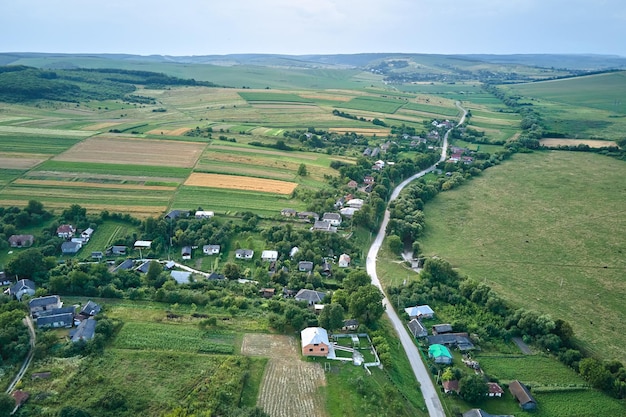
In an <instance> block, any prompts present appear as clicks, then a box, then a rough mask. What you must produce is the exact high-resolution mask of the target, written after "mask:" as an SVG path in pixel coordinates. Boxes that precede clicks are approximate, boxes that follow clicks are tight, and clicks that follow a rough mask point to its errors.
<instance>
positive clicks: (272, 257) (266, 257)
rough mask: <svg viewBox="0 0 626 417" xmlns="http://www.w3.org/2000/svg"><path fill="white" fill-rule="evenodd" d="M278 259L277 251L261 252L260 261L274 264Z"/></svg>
mask: <svg viewBox="0 0 626 417" xmlns="http://www.w3.org/2000/svg"><path fill="white" fill-rule="evenodd" d="M277 259H278V251H275V250H264V251H263V252H261V260H262V261H266V262H275V261H276V260H277Z"/></svg>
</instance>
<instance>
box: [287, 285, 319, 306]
mask: <svg viewBox="0 0 626 417" xmlns="http://www.w3.org/2000/svg"><path fill="white" fill-rule="evenodd" d="M324 297H326V293H323V292H319V291H314V290H307V289H304V288H302V289H301V290H300V291H298V293H297V294H296V297H295V298H296V301H306V302H307V304H308V305H313V304H317V303H321V302H322V300H323V299H324Z"/></svg>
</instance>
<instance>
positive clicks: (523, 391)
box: [404, 305, 537, 417]
mask: <svg viewBox="0 0 626 417" xmlns="http://www.w3.org/2000/svg"><path fill="white" fill-rule="evenodd" d="M404 311H405V312H406V313H407V314H408V316H409V318H410V321H409V322H408V324H407V326H408V328H409V331H410V332H411V334H412V335H413V336H414V337H415V338H416V339H422V340H424V341H425V342H426V343H428V357H429V358H430V359H432V361H433V362H434V363H436V364H443V365H451V364H452V362H453V357H452V353H451V352H450V349H457V350H459V351H460V352H463V353H467V352H468V351H471V350H473V349H475V346H474V344H473V343H472V341H471V340H470V338H469V335H468V334H467V333H465V332H454V329H453V327H452V325H451V324H449V323H442V324H435V325H432V326H431V333H432V334H430V335H429V334H428V329H427V328H426V326H425V325H424V324H423V322H422V321H423V320H426V319H433V318H434V317H435V312H434V311H433V309H432V308H430V306H428V305H416V306H414V307H408V308H405V309H404ZM463 362H464V363H465V364H466V365H467V366H469V367H470V368H472V369H474V371H475V372H477V373H482V371H481V370H480V366H479V365H478V363H477V362H475V361H469V360H465V359H464V360H463ZM487 387H488V391H487V396H488V397H492V398H493V397H497V398H499V397H502V395H503V394H504V390H503V389H502V387H501V386H500V385H499V384H498V383H496V382H487ZM442 388H443V391H444V393H446V394H449V393H457V394H458V393H459V381H458V380H451V381H443V382H442ZM509 391H510V392H511V394H512V395H513V397H514V398H515V399H516V400H517V401H518V402H519V405H520V407H521V408H522V409H523V410H533V409H535V408H536V407H537V402H536V401H535V399H534V398H533V396H532V395H531V393H530V390H529V389H528V387H526V386H525V385H524V384H522V383H521V382H519V381H512V382H511V383H510V384H509ZM476 413H478V414H476ZM481 413H482V414H481ZM466 414H467V416H469V417H473V416H487V417H489V416H491V415H490V414H488V413H486V412H484V411H483V410H480V409H475V410H470V411H468V412H467V413H464V414H463V416H464V417H466ZM491 417H507V416H491ZM508 417H510V416H508Z"/></svg>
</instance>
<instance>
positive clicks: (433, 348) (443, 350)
mask: <svg viewBox="0 0 626 417" xmlns="http://www.w3.org/2000/svg"><path fill="white" fill-rule="evenodd" d="M428 354H429V355H430V356H432V357H433V358H438V357H440V356H445V357H448V358H452V355H451V354H450V351H449V350H448V348H447V347H445V346H444V345H430V347H429V348H428Z"/></svg>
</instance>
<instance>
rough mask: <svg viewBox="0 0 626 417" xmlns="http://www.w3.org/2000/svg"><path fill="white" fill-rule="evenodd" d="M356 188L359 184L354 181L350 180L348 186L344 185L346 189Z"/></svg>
mask: <svg viewBox="0 0 626 417" xmlns="http://www.w3.org/2000/svg"><path fill="white" fill-rule="evenodd" d="M358 186H359V184H358V183H357V182H356V181H355V180H350V181H349V182H348V184H346V187H348V188H357V187H358Z"/></svg>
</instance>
